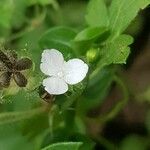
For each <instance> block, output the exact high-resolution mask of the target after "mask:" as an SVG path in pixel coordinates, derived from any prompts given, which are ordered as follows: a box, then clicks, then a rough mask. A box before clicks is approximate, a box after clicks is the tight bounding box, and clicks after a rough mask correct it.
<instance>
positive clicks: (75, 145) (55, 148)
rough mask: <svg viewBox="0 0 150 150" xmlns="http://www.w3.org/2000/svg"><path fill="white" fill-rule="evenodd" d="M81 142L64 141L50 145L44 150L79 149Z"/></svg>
mask: <svg viewBox="0 0 150 150" xmlns="http://www.w3.org/2000/svg"><path fill="white" fill-rule="evenodd" d="M81 145H82V143H81V142H62V143H56V144H52V145H49V146H47V147H45V148H43V149H42V150H79V148H80V146H81Z"/></svg>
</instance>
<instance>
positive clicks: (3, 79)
mask: <svg viewBox="0 0 150 150" xmlns="http://www.w3.org/2000/svg"><path fill="white" fill-rule="evenodd" d="M11 75H12V73H11V72H4V73H2V74H1V76H0V87H1V88H3V87H4V88H7V87H9V85H10V79H11Z"/></svg>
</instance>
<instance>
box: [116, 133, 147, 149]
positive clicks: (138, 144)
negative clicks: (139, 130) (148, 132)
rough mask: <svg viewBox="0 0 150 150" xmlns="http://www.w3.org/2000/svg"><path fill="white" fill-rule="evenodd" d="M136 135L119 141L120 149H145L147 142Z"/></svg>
mask: <svg viewBox="0 0 150 150" xmlns="http://www.w3.org/2000/svg"><path fill="white" fill-rule="evenodd" d="M146 139H147V138H145V139H144V138H143V137H140V136H137V135H130V136H128V137H126V138H125V139H124V140H123V142H122V143H121V147H120V148H119V149H121V150H147V148H148V145H149V142H148V140H146Z"/></svg>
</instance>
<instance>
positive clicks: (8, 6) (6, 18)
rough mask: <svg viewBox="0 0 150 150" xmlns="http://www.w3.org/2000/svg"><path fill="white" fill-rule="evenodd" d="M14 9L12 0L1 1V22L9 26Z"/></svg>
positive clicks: (4, 25)
mask: <svg viewBox="0 0 150 150" xmlns="http://www.w3.org/2000/svg"><path fill="white" fill-rule="evenodd" d="M13 10H14V3H13V1H12V0H1V1H0V24H1V25H2V26H3V27H6V28H9V27H10V21H11V17H12V13H13Z"/></svg>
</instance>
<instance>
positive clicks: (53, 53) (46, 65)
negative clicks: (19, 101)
mask: <svg viewBox="0 0 150 150" xmlns="http://www.w3.org/2000/svg"><path fill="white" fill-rule="evenodd" d="M63 64H64V58H63V55H62V53H60V52H59V51H58V50H55V49H46V50H44V51H43V53H42V59H41V65H40V69H41V71H42V72H43V73H45V74H46V75H49V76H56V75H57V73H58V72H60V71H61V70H62V67H63Z"/></svg>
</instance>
